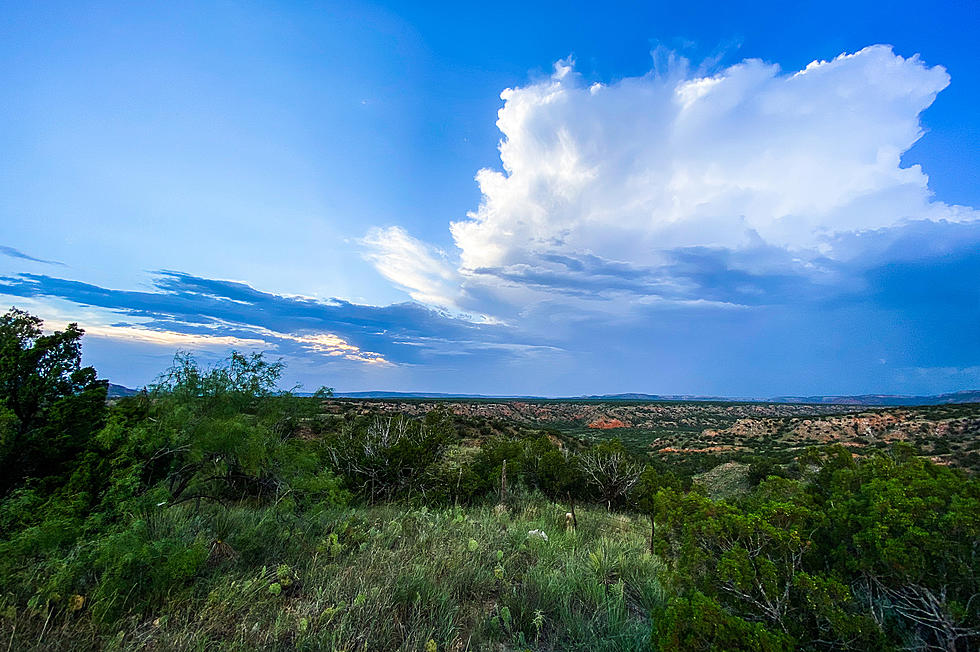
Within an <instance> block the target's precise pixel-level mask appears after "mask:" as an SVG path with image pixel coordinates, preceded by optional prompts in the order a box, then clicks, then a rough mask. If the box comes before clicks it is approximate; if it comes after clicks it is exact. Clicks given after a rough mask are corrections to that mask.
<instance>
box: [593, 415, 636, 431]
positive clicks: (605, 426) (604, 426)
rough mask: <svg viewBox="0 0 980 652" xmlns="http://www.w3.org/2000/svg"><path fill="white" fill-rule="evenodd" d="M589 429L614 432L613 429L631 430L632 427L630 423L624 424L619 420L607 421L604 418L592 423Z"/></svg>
mask: <svg viewBox="0 0 980 652" xmlns="http://www.w3.org/2000/svg"><path fill="white" fill-rule="evenodd" d="M589 427H590V428H597V429H599V430H612V429H613V428H629V427H630V426H629V424H628V423H624V422H622V421H620V420H619V419H607V418H605V417H602V418H600V419H596V420H595V421H593V422H592V423H590V424H589Z"/></svg>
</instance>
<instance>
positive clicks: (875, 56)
mask: <svg viewBox="0 0 980 652" xmlns="http://www.w3.org/2000/svg"><path fill="white" fill-rule="evenodd" d="M948 84H949V75H948V74H947V73H946V71H945V70H944V69H943V68H942V67H941V66H929V65H927V64H925V63H924V62H923V61H921V60H920V59H919V58H918V57H917V56H914V57H910V58H903V57H901V56H899V55H897V54H895V53H894V52H893V50H892V49H891V48H890V47H888V46H881V45H878V46H872V47H868V48H865V49H863V50H861V51H859V52H856V53H853V54H843V55H841V56H839V57H837V58H835V59H833V60H830V61H815V62H813V63H811V64H810V65H808V66H807V67H806V68H805V69H803V70H800V71H798V72H788V73H787V72H783V71H781V70H780V68H779V67H778V66H776V65H773V64H769V63H765V62H763V61H760V60H746V61H743V62H741V63H739V64H737V65H733V66H730V67H728V68H725V69H724V70H722V71H720V72H719V73H717V74H715V75H712V76H703V77H699V76H692V75H691V74H689V72H688V68H687V67H686V66H685V65H683V64H680V65H674V66H673V67H672V68H671V69H670V70H668V71H661V72H651V73H650V74H647V75H645V76H642V77H634V78H626V79H622V80H620V81H617V82H615V83H612V84H598V83H594V84H591V85H590V84H587V83H586V82H585V81H584V80H583V79H582V78H581V76H580V75H578V74H577V73H575V72H574V70H573V67H572V64H571V63H570V62H567V61H562V62H559V63H558V64H556V66H555V74H554V75H553V76H552V77H551V78H550V79H547V80H545V81H542V82H538V83H533V84H530V85H528V86H524V87H520V88H512V89H507V90H505V91H504V92H503V93H502V94H501V98H502V99H503V100H504V106H503V108H501V109H500V111H499V114H498V117H499V119H498V121H497V126H498V127H499V129H500V131H501V133H502V135H503V137H502V140H501V143H500V159H501V165H502V170H489V169H484V170H481V171H480V172H479V173H478V174H477V176H476V180H477V182H478V183H479V186H480V190H481V191H482V194H483V198H482V201H481V203H480V205H479V207H478V208H477V209H476V210H475V211H473V212H471V213H469V214H468V215H467V217H466V219H463V220H460V221H457V222H453V223H452V224H451V225H450V229H451V233H452V237H453V240H454V242H455V244H456V247H457V249H458V250H457V251H456V252H454V253H453V255H452V256H446V255H442V254H441V255H439V256H435V255H433V254H432V250H431V248H429V247H428V246H427V245H425V244H424V243H422V242H419V241H418V240H415V239H414V238H412V237H411V236H409V235H408V234H407V233H405V232H404V231H403V230H401V229H388V230H386V231H377V230H376V231H372V233H371V234H369V236H368V238H367V239H366V240H365V243H366V244H368V245H369V246H370V247H371V248H372V250H373V252H374V253H372V260H373V261H374V262H375V264H376V265H377V267H378V269H379V270H380V271H381V273H382V274H384V275H385V276H387V277H388V278H389V279H391V280H393V281H394V282H396V283H398V284H399V285H401V286H403V287H406V288H408V289H409V291H410V292H411V294H412V296H413V298H415V299H417V300H419V301H423V302H426V303H430V304H433V305H443V306H446V305H460V304H462V305H463V307H465V308H467V309H470V310H486V306H487V305H494V306H495V307H496V309H498V310H504V311H505V310H506V308H505V307H504V306H507V305H510V306H515V307H516V306H524V308H523V309H524V310H525V311H526V310H527V309H528V308H527V306H529V305H532V304H533V303H534V302H535V301H539V302H540V301H547V302H555V301H556V300H558V297H561V296H564V297H568V298H569V300H570V301H579V302H581V301H582V300H585V301H591V302H593V303H594V302H595V300H597V299H598V300H603V299H609V298H614V297H622V296H627V297H632V298H633V299H635V300H638V301H640V302H646V303H650V301H651V299H656V300H660V301H667V302H670V301H678V302H688V303H690V302H692V301H702V302H705V303H704V305H731V304H733V303H734V304H738V305H749V304H753V303H760V302H765V301H771V300H773V299H775V298H777V297H780V296H785V295H787V293H789V292H791V288H792V286H794V285H798V284H804V285H807V286H811V287H812V288H814V289H815V290H819V288H821V287H829V286H832V285H834V284H839V283H840V282H841V278H840V276H839V272H840V269H841V266H842V265H847V264H849V261H851V260H852V259H853V258H854V257H859V256H860V255H861V252H860V250H855V249H854V248H853V247H844V248H836V247H835V243H839V242H840V241H841V239H842V236H843V235H846V234H854V233H862V232H867V231H873V230H881V229H889V228H897V227H901V226H902V225H907V224H911V223H914V222H917V221H930V222H970V221H975V220H977V218H978V212H977V211H975V210H974V209H972V208H969V207H962V206H951V205H947V204H944V203H942V202H939V201H936V200H934V199H933V197H932V194H931V191H930V190H929V187H928V177H927V176H926V174H925V173H924V172H923V170H921V169H920V167H919V166H917V165H913V166H908V167H903V166H902V162H901V156H902V154H903V153H904V152H906V151H907V150H908V149H909V148H910V147H911V146H912V145H913V144H914V143H915V142H916V140H918V139H919V138H920V137H921V135H922V133H923V131H922V127H921V124H920V120H919V116H920V114H921V113H922V111H923V110H925V109H926V108H927V107H929V106H930V105H931V104H932V102H933V101H934V100H935V98H936V95H937V93H939V92H940V91H942V90H943V89H944V88H945V87H946V86H947V85H948ZM450 258H452V260H458V266H457V268H456V269H455V270H453V269H451V268H450V266H449V260H450ZM481 301H482V302H483V303H482V304H480V303H479V302H481ZM620 305H622V304H621V302H620ZM611 309H612V310H625V309H624V308H621V307H618V306H617V307H615V308H611Z"/></svg>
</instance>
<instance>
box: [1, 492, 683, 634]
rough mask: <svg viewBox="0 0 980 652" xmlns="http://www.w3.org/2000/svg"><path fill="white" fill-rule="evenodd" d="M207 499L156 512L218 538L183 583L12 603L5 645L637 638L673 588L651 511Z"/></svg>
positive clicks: (163, 526) (186, 533) (166, 527)
mask: <svg viewBox="0 0 980 652" xmlns="http://www.w3.org/2000/svg"><path fill="white" fill-rule="evenodd" d="M208 509H209V511H207V512H206V513H205V514H202V513H200V512H195V511H194V510H193V508H192V507H191V506H190V505H183V506H180V507H175V508H172V509H165V510H160V512H158V513H156V514H154V515H153V516H152V517H148V518H147V527H148V528H150V529H152V530H154V536H158V537H159V536H162V535H165V536H171V537H172V536H177V537H184V538H185V539H186V540H187V541H188V542H195V541H196V542H198V543H200V542H201V541H206V542H207V543H206V545H207V547H208V550H209V553H208V554H209V556H208V560H207V562H206V564H204V565H203V566H202V567H201V570H200V571H199V572H198V574H197V575H196V576H195V577H193V578H191V579H189V580H188V581H187V582H186V583H185V584H184V586H183V587H182V588H180V589H179V590H173V591H171V592H170V593H169V594H168V595H166V596H161V597H160V599H157V600H156V601H155V603H154V604H152V605H151V606H149V607H147V606H144V607H143V608H136V607H131V608H126V609H125V610H124V611H123V612H122V614H121V615H120V616H118V617H114V618H106V619H102V620H100V619H99V617H98V616H97V614H98V613H100V605H98V604H95V603H94V602H93V600H90V599H87V600H86V604H85V605H84V607H83V608H81V609H79V610H77V611H71V610H70V607H67V606H63V607H61V608H59V609H54V608H51V609H48V608H46V607H44V606H39V607H37V608H35V609H27V610H22V611H20V612H18V611H17V610H15V609H13V607H11V606H10V604H9V603H4V602H3V601H0V635H2V636H3V638H0V641H2V643H0V649H3V647H6V645H5V644H7V643H8V642H9V648H10V649H17V650H24V649H44V650H59V649H73V650H74V649H84V648H104V649H115V650H217V649H220V650H244V649H267V650H287V649H288V650H349V651H354V650H425V651H426V652H432V651H433V650H436V651H441V650H482V649H494V650H524V649H531V650H635V649H642V648H648V646H649V635H650V628H651V624H652V623H651V613H652V612H655V611H656V610H657V609H658V608H659V607H660V606H661V605H662V602H663V600H664V592H663V589H662V588H661V585H660V583H659V580H658V578H659V576H660V571H661V565H660V562H659V561H658V560H657V558H655V557H653V556H651V555H650V554H649V552H648V551H647V550H648V545H649V543H648V539H647V538H646V537H647V525H646V524H645V523H644V522H642V521H641V520H640V519H639V518H631V517H629V516H625V515H618V514H610V513H607V512H605V511H603V510H601V509H597V508H588V509H586V508H583V509H580V510H579V511H578V514H577V516H578V520H579V527H578V529H577V530H571V529H567V528H566V526H565V508H564V507H561V506H558V505H552V504H551V503H550V502H548V501H547V500H545V499H543V498H541V497H540V496H522V497H520V498H517V499H514V500H513V501H512V503H511V505H510V506H509V507H508V508H507V509H501V508H499V507H497V508H495V507H493V506H489V505H487V506H477V507H472V508H446V509H426V508H419V509H415V508H407V507H399V506H397V505H385V506H379V507H359V508H348V509H333V510H328V511H323V512H320V513H319V514H317V515H315V516H313V517H308V518H296V517H289V516H288V515H284V514H281V513H276V512H275V510H273V509H270V508H263V509H249V508H247V507H234V508H231V509H229V510H227V511H225V510H222V509H221V508H208ZM534 530H539V531H541V532H543V533H544V534H545V535H546V536H547V540H545V539H544V538H542V537H540V536H538V535H536V534H530V535H529V532H531V531H534ZM219 540H220V543H219ZM83 597H84V596H83ZM114 598H115V599H124V598H122V597H120V596H114ZM66 604H71V601H70V600H69V601H68V602H67V603H66ZM76 604H77V602H76Z"/></svg>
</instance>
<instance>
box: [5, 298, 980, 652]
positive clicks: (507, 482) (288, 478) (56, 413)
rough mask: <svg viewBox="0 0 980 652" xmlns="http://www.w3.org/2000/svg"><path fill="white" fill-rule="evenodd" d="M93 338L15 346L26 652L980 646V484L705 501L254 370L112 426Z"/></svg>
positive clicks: (699, 495)
mask: <svg viewBox="0 0 980 652" xmlns="http://www.w3.org/2000/svg"><path fill="white" fill-rule="evenodd" d="M80 338H81V332H80V331H79V330H78V329H77V328H73V327H70V328H69V329H67V330H66V331H62V332H56V333H54V334H53V335H49V336H44V335H42V334H41V331H40V323H39V322H38V321H37V320H34V319H32V318H30V317H29V316H28V315H25V314H23V313H17V312H10V313H8V314H7V315H6V316H4V317H3V320H2V321H0V347H2V348H0V360H2V365H0V390H2V394H0V401H2V403H0V464H2V465H3V468H5V469H8V470H9V471H8V472H7V475H5V476H4V479H3V480H4V486H3V493H2V502H0V637H2V638H0V640H2V641H6V644H7V647H8V649H64V650H68V649H90V648H104V649H130V650H137V649H159V650H164V649H166V650H170V649H311V650H313V649H317V650H319V649H336V650H425V651H426V652H432V651H436V652H437V651H439V650H466V649H469V650H480V649H504V650H524V649H533V650H602V649H606V650H634V649H659V650H665V651H666V650H678V651H679V650H788V649H812V650H821V649H860V650H868V649H876V650H877V649H882V650H888V649H895V650H897V649H946V650H967V649H974V648H975V647H976V646H977V645H978V644H980V560H978V553H980V550H978V541H980V482H978V480H977V479H976V478H975V477H973V476H970V475H968V473H967V472H966V471H964V470H962V469H954V468H950V467H948V466H943V465H939V464H936V463H934V462H933V461H932V460H930V459H929V457H928V456H923V455H921V454H920V452H921V451H918V450H916V449H915V448H914V447H913V446H912V445H910V444H908V443H906V442H904V441H897V442H895V443H894V444H890V445H886V446H883V447H880V448H879V447H877V446H868V447H865V448H864V449H862V450H861V455H855V454H854V452H853V450H852V449H853V448H854V447H845V446H841V445H833V446H821V447H806V448H804V447H799V448H798V450H794V451H791V454H786V453H787V452H789V451H785V450H784V451H783V452H782V453H783V454H782V455H779V456H777V455H772V456H765V455H762V454H758V455H757V456H756V458H754V459H753V460H752V461H751V464H749V465H747V466H746V465H739V464H734V465H732V464H729V465H727V466H724V467H721V468H717V469H714V470H712V471H711V472H709V473H706V474H702V475H698V476H694V475H693V471H694V470H695V469H694V465H691V464H677V463H675V460H678V459H679V458H667V459H663V458H660V457H658V456H656V455H653V456H651V455H650V454H649V452H648V451H646V450H635V449H634V450H631V447H630V446H627V445H624V444H623V443H621V442H619V441H617V440H615V439H608V438H596V439H594V440H581V439H579V438H576V437H574V434H573V433H569V432H564V433H563V432H561V431H559V430H554V429H552V428H549V427H544V428H542V427H541V425H540V424H535V423H529V422H527V421H522V420H519V419H512V420H507V421H505V420H502V419H499V418H496V417H493V418H486V417H484V416H480V415H467V414H459V413H457V414H453V413H452V411H451V410H449V409H446V407H445V406H434V407H435V409H431V410H425V411H419V412H417V413H412V412H411V411H408V412H409V414H405V413H403V412H399V411H394V410H386V411H384V412H382V411H379V410H377V409H373V408H371V407H363V406H361V407H357V406H356V404H355V405H354V407H345V406H348V404H344V406H341V409H334V407H336V405H337V404H333V403H329V402H327V401H328V394H329V392H327V391H324V392H321V393H320V394H319V395H318V396H317V397H314V398H309V399H307V398H298V397H295V396H292V395H290V394H289V393H283V392H280V391H278V390H277V389H276V387H277V383H278V377H279V373H280V372H281V367H280V366H279V365H278V364H275V363H269V362H267V361H266V360H264V359H263V358H262V357H261V356H251V357H246V356H242V355H238V354H235V355H233V356H232V357H231V358H230V359H229V360H228V361H227V362H226V363H225V364H222V365H219V366H216V367H213V368H202V367H200V366H199V365H198V364H197V363H196V362H195V361H194V360H193V359H192V358H190V357H188V356H184V355H180V356H178V357H177V358H176V360H175V364H174V366H173V368H172V369H170V370H169V371H168V372H166V373H165V374H164V375H163V376H162V377H161V379H160V382H159V383H158V384H157V385H156V386H155V387H154V388H153V389H152V391H151V392H149V393H146V394H140V395H136V396H132V397H127V398H122V399H119V400H116V401H114V402H113V403H112V404H111V405H109V404H107V403H106V402H105V387H104V385H103V384H100V383H99V382H98V381H96V380H95V372H94V370H91V369H89V368H84V367H82V366H81V364H80V356H79V347H78V344H79V342H80ZM325 402H326V403H325ZM325 405H326V406H327V409H325ZM331 406H333V407H331ZM28 408H29V409H28ZM950 409H952V408H950ZM957 414H959V413H957ZM765 418H769V417H768V416H767V417H765ZM779 418H789V419H797V418H800V419H804V420H806V419H807V418H804V417H802V416H800V417H797V416H790V417H786V416H783V417H779ZM827 418H838V417H837V416H831V417H827ZM959 418H960V417H959V416H956V415H954V416H953V417H951V419H952V420H954V421H955V420H956V419H959ZM965 418H966V419H969V418H971V417H969V415H967V416H966V417H965ZM810 420H811V421H812V419H810ZM947 421H949V419H947ZM737 423H738V419H736V420H735V421H734V424H737ZM800 423H803V422H802V421H801V422H800ZM734 424H732V425H728V426H725V428H732V427H734ZM595 430H596V431H597V432H602V433H608V432H609V430H607V429H595ZM963 432H966V433H969V430H968V428H967V429H966V430H964V431H963ZM964 437H966V438H967V439H968V434H967V435H965V436H964ZM701 459H704V457H703V456H702V458H701Z"/></svg>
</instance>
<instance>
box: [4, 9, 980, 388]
mask: <svg viewBox="0 0 980 652" xmlns="http://www.w3.org/2000/svg"><path fill="white" fill-rule="evenodd" d="M978 28H980V11H977V7H976V4H975V3H973V2H946V3H936V4H935V6H927V5H923V4H921V3H911V2H909V3H902V2H898V3H892V4H890V5H889V8H888V10H887V11H882V10H881V8H880V3H861V2H846V3H844V2H820V3H816V2H812V3H811V2H805V3H789V4H787V3H769V4H766V3H755V4H752V5H751V6H746V3H724V4H722V3H698V2H686V3H669V4H668V3H633V2H630V3H626V2H615V1H613V2H605V3H600V4H596V3H568V2H564V3H516V2H514V3H509V2H497V3H493V4H492V6H491V5H486V4H485V3H479V4H466V3H451V4H450V3H421V2H412V3H357V2H344V3H330V2H322V3H316V2H309V3H307V2H304V3H287V2H280V3H272V2H265V3H260V2H213V3H211V2H209V3H199V2H180V1H176V2H171V3H164V4H160V3H118V4H114V3H87V2H64V3H59V2H51V3H3V4H0V304H3V307H4V308H6V307H9V306H17V307H19V308H22V309H25V310H28V311H30V312H32V313H34V314H37V315H39V316H41V317H42V318H43V319H44V320H45V324H46V327H47V328H50V329H57V328H63V327H64V325H65V324H67V323H68V322H77V323H78V324H79V325H80V326H82V327H83V328H84V329H85V330H86V335H85V339H84V348H83V351H84V358H85V362H86V363H87V364H92V365H94V366H95V367H96V368H97V369H98V371H99V373H100V376H102V377H106V378H109V379H110V380H111V381H112V382H115V383H119V384H123V385H127V386H130V387H137V386H142V385H144V384H146V383H151V382H152V381H153V380H154V379H155V378H156V377H157V375H158V374H160V373H161V372H162V371H163V370H165V369H166V368H167V366H168V365H169V364H170V361H171V360H172V358H173V355H174V353H175V351H177V350H183V351H189V352H192V353H193V354H194V355H196V356H197V357H199V358H200V359H201V360H202V361H203V362H205V363H207V364H211V363H214V362H215V361H217V360H219V359H220V358H222V357H223V356H225V355H227V354H228V353H229V352H230V351H231V350H240V351H262V352H265V353H266V354H267V355H268V356H269V357H270V358H273V359H276V358H281V359H282V360H283V362H284V363H285V364H286V372H285V375H284V378H283V382H284V383H285V384H286V385H289V386H291V385H293V384H299V385H301V386H302V387H303V388H305V389H308V390H312V389H315V388H317V387H319V386H321V385H326V386H330V387H333V388H335V389H336V390H337V391H362V390H396V391H430V392H450V393H482V394H496V395H518V394H534V395H543V396H574V395H582V394H601V393H617V392H646V393H656V394H698V395H716V396H732V397H765V396H779V395H829V394H863V393H898V394H933V393H940V392H948V391H958V390H964V389H975V388H980V210H978V207H980V185H978V184H977V179H978V178H980V111H977V109H976V107H977V105H978V103H980V56H978V51H977V45H976V39H975V35H976V33H977V31H978Z"/></svg>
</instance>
